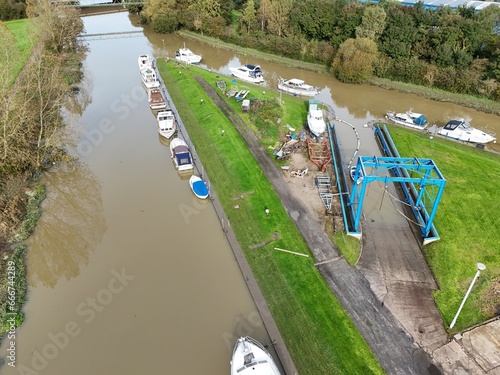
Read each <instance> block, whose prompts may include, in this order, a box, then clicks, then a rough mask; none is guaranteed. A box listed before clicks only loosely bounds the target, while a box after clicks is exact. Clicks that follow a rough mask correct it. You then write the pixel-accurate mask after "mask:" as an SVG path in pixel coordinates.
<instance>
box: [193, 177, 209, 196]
mask: <svg viewBox="0 0 500 375" xmlns="http://www.w3.org/2000/svg"><path fill="white" fill-rule="evenodd" d="M189 186H190V187H191V190H192V191H193V193H194V195H196V196H197V197H198V198H200V199H207V198H208V195H209V194H210V193H209V191H208V186H207V184H206V183H205V181H203V180H202V179H201V178H200V177H198V176H196V175H192V176H191V177H190V178H189Z"/></svg>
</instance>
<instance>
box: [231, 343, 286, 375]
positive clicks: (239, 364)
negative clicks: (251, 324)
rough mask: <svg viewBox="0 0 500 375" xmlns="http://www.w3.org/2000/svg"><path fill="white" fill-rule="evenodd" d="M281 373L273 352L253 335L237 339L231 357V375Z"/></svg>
mask: <svg viewBox="0 0 500 375" xmlns="http://www.w3.org/2000/svg"><path fill="white" fill-rule="evenodd" d="M250 374H252V375H281V373H280V371H279V370H278V366H277V365H276V363H274V361H273V358H272V357H271V354H269V352H268V351H267V350H266V349H265V348H264V346H262V344H261V343H259V342H258V341H257V340H255V339H252V338H251V337H248V336H247V337H241V338H239V339H238V340H237V341H236V345H235V346H234V350H233V356H232V359H231V375H250Z"/></svg>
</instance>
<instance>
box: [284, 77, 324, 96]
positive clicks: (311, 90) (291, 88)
mask: <svg viewBox="0 0 500 375" xmlns="http://www.w3.org/2000/svg"><path fill="white" fill-rule="evenodd" d="M278 89H279V90H281V91H283V92H286V93H287V94H290V95H294V96H307V97H313V96H316V95H317V94H319V89H318V88H317V87H314V86H311V85H307V84H305V83H304V81H302V80H297V79H291V80H287V81H285V80H280V82H279V83H278Z"/></svg>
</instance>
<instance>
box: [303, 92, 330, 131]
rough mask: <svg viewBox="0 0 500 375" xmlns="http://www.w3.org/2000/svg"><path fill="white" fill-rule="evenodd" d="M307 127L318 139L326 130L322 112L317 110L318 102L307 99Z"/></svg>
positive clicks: (319, 109)
mask: <svg viewBox="0 0 500 375" xmlns="http://www.w3.org/2000/svg"><path fill="white" fill-rule="evenodd" d="M307 126H308V127H309V130H310V131H311V133H313V134H314V135H315V136H316V137H319V136H320V135H321V134H322V133H323V132H324V131H325V130H326V122H325V119H324V118H323V110H322V109H321V108H319V102H318V101H317V100H315V99H309V110H308V112H307Z"/></svg>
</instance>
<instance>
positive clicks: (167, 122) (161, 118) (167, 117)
mask: <svg viewBox="0 0 500 375" xmlns="http://www.w3.org/2000/svg"><path fill="white" fill-rule="evenodd" d="M156 121H157V122H158V133H160V135H161V136H162V137H165V138H167V139H169V138H172V136H173V135H174V134H175V132H176V131H177V126H176V123H175V116H174V114H173V113H172V111H171V110H170V109H167V110H166V111H160V112H158V115H156Z"/></svg>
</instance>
